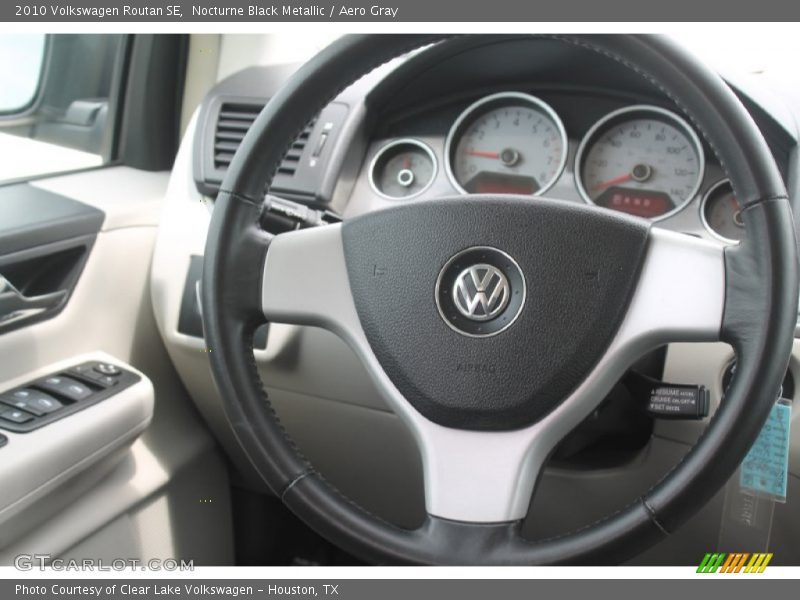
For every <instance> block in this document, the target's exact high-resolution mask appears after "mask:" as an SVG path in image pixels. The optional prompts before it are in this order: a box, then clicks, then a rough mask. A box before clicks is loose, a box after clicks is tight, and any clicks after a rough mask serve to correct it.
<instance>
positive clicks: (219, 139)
mask: <svg viewBox="0 0 800 600" xmlns="http://www.w3.org/2000/svg"><path fill="white" fill-rule="evenodd" d="M262 108H263V105H259V104H233V103H225V104H223V105H222V107H221V108H220V111H219V117H218V118H217V128H216V131H215V132H214V168H215V169H218V170H220V171H225V170H227V168H228V166H229V165H230V164H231V161H232V160H233V155H234V154H236V150H237V149H238V148H239V144H241V143H242V140H243V139H244V136H245V134H246V133H247V130H248V129H250V126H251V125H252V124H253V121H255V120H256V117H257V116H258V113H260V112H261V109H262Z"/></svg>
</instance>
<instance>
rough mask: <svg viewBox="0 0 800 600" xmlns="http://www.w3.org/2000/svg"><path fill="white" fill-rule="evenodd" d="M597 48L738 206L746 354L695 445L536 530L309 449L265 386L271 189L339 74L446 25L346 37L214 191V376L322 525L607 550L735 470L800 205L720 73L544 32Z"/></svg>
mask: <svg viewBox="0 0 800 600" xmlns="http://www.w3.org/2000/svg"><path fill="white" fill-rule="evenodd" d="M548 37H557V39H560V40H562V41H563V42H564V43H569V44H574V45H578V46H580V47H582V48H585V49H587V50H589V51H592V52H599V53H601V54H603V55H605V56H607V57H609V58H610V59H612V60H615V61H618V62H620V63H622V64H624V65H626V66H627V67H629V68H631V69H633V70H635V71H636V72H637V73H639V74H640V75H641V76H643V77H645V78H646V79H647V80H648V81H650V82H651V83H653V84H654V85H656V86H657V87H658V88H659V89H661V90H662V91H663V92H664V93H666V94H667V95H668V96H669V97H670V98H672V100H673V101H675V103H676V104H677V105H678V106H679V107H681V109H682V110H683V111H684V113H685V114H686V115H687V116H688V117H689V118H690V119H691V120H692V122H693V124H694V125H695V127H696V128H697V129H698V130H699V131H700V132H701V134H702V135H703V136H704V137H705V139H706V141H707V142H708V143H709V144H710V145H711V147H712V148H713V149H714V151H715V152H716V153H717V155H718V157H719V159H720V161H721V163H722V165H723V168H724V169H725V171H726V172H727V174H728V176H729V178H730V179H731V181H732V184H733V187H734V190H735V193H736V196H737V198H738V200H739V202H740V204H741V206H742V214H743V218H744V220H745V223H746V227H747V232H748V240H747V242H745V243H742V244H741V245H739V246H738V247H731V248H728V249H726V250H725V271H726V284H725V285H726V304H725V307H724V314H723V319H722V323H721V339H723V340H724V341H727V342H729V343H730V344H731V345H732V346H733V347H734V349H735V351H736V354H737V358H738V368H737V370H736V374H735V377H734V379H733V381H732V383H731V385H730V387H729V389H728V392H727V395H726V398H725V402H724V404H723V405H722V406H721V407H720V409H719V410H718V411H717V413H716V414H715V416H714V418H713V420H712V422H711V424H710V425H709V427H708V429H707V431H706V433H705V434H704V435H703V437H702V438H701V439H700V441H699V442H698V443H697V444H696V445H695V447H694V448H693V449H692V451H691V452H690V453H689V454H688V455H687V456H686V457H685V458H684V459H683V460H682V461H681V462H680V463H679V464H678V465H677V466H676V467H675V469H673V471H671V472H670V473H669V474H668V475H667V476H665V477H664V478H663V479H662V480H661V481H660V482H659V483H658V484H657V485H656V486H654V487H653V488H652V489H651V490H650V491H649V492H648V493H647V494H645V495H644V496H643V497H641V498H639V499H638V500H637V501H636V502H634V503H633V504H631V505H629V506H628V507H626V508H624V509H622V510H621V511H619V512H618V513H616V514H615V515H612V516H610V517H608V518H606V519H604V520H602V521H600V522H598V523H595V524H594V525H592V526H590V527H587V528H585V529H582V530H580V531H577V532H573V533H570V534H567V535H564V536H561V537H559V538H556V539H550V540H543V541H539V542H529V541H526V540H524V539H522V538H520V537H519V535H518V534H519V527H520V523H519V522H518V521H514V522H509V523H491V524H483V525H482V524H475V523H462V522H455V521H449V520H446V519H441V518H437V517H430V516H429V517H428V518H427V519H426V521H425V523H424V524H423V525H422V526H421V527H420V528H419V529H416V530H414V531H408V530H404V529H400V528H398V527H396V526H394V525H391V524H389V523H386V522H384V521H382V520H380V519H379V518H378V517H376V516H374V515H371V514H369V513H367V512H366V511H365V510H363V509H362V508H361V507H359V506H357V505H355V504H354V503H352V502H351V501H350V500H348V499H347V498H344V497H343V496H342V495H341V494H340V493H339V492H338V491H337V490H336V489H335V488H334V487H333V486H331V485H330V484H329V483H328V482H326V481H325V480H324V479H323V478H322V477H321V476H320V475H319V474H318V473H317V472H316V471H315V470H314V469H313V468H312V467H311V466H310V465H309V464H308V462H307V461H306V460H305V459H304V458H303V457H302V455H301V454H300V452H299V451H298V450H297V449H296V447H295V446H294V444H293V443H292V441H291V439H290V438H289V436H288V435H287V434H286V432H285V431H284V430H283V428H282V426H281V424H280V421H279V419H278V418H277V415H276V414H275V413H274V411H273V410H272V408H271V406H270V404H269V401H268V399H267V397H266V394H265V393H264V390H263V387H262V384H261V381H260V379H259V375H258V372H257V369H256V365H255V359H254V356H253V346H252V337H253V332H254V330H255V328H256V327H257V326H258V325H259V324H260V323H261V322H263V321H264V316H263V313H262V311H261V299H260V296H259V292H260V290H261V285H262V282H261V277H262V272H261V270H260V269H259V265H262V264H263V263H264V260H265V255H266V253H267V251H268V250H267V249H268V247H269V243H270V236H269V235H268V234H267V233H265V232H264V231H263V230H262V229H261V227H260V224H259V223H260V217H261V210H262V205H263V201H262V200H263V191H264V189H266V187H268V184H269V183H270V181H271V179H272V176H273V175H274V173H275V172H276V170H277V167H278V165H279V163H280V161H281V159H282V157H283V155H284V153H285V151H286V149H287V148H288V147H289V145H290V144H291V142H292V141H293V140H294V139H295V137H296V135H297V134H298V133H299V132H300V131H301V130H302V129H303V128H304V127H305V125H306V123H307V122H308V120H309V119H310V118H311V117H312V116H313V115H315V114H317V113H318V112H319V110H321V108H322V107H323V106H325V105H326V104H327V103H328V102H329V101H330V100H332V99H333V98H334V97H335V96H336V95H337V94H338V92H339V91H341V90H342V89H343V88H344V87H346V86H347V85H349V84H350V83H352V82H353V81H355V80H356V79H358V78H359V77H361V76H362V75H364V74H365V73H367V72H369V71H370V70H372V69H373V68H375V67H377V66H379V65H381V64H383V63H384V62H386V61H388V60H391V59H392V58H395V57H397V56H399V55H401V54H403V53H405V52H407V51H409V50H412V49H415V48H418V47H421V46H424V45H427V44H432V43H448V42H447V40H444V41H441V38H439V37H435V36H423V35H401V36H390V35H376V36H347V37H345V38H342V39H340V40H338V41H337V42H335V43H334V44H332V45H331V46H330V47H329V48H328V49H327V50H325V51H324V52H323V53H321V54H320V55H318V56H317V57H315V58H314V59H312V60H311V61H310V62H309V63H307V64H306V65H305V66H304V67H302V68H301V69H300V70H299V71H298V73H297V74H296V75H295V76H293V77H292V78H291V79H290V81H289V82H288V83H287V84H286V85H285V86H284V87H283V88H282V89H281V91H280V92H279V93H278V94H276V95H275V96H274V97H273V98H272V100H271V101H270V102H269V104H268V105H267V107H266V108H265V109H264V111H263V112H262V113H261V115H260V116H259V117H258V119H257V120H256V122H255V123H254V125H253V127H252V128H251V130H250V132H249V133H248V135H247V136H246V138H245V140H244V141H243V143H242V145H241V147H240V149H239V152H238V153H237V155H236V157H235V159H234V161H233V163H232V164H231V167H230V169H229V171H228V173H227V175H226V178H225V180H224V182H223V184H222V189H221V191H220V194H219V196H218V198H217V200H216V205H215V208H214V214H213V217H212V222H211V227H210V230H209V235H208V242H207V246H206V253H205V268H204V274H203V298H202V299H203V307H204V327H205V335H206V339H207V343H208V346H209V347H210V348H211V349H212V352H211V353H210V355H209V356H210V360H211V365H212V372H213V375H214V380H215V383H216V385H217V387H218V389H219V391H220V394H221V397H222V401H223V403H224V405H225V409H226V413H227V415H228V418H229V419H230V423H231V425H232V427H233V429H234V431H235V433H236V436H237V438H238V440H239V442H240V443H241V445H242V447H243V448H244V449H245V451H246V453H247V455H248V457H249V459H250V460H251V462H252V464H253V466H254V467H255V468H256V470H257V471H258V472H259V473H260V474H261V476H262V477H263V478H264V480H265V481H266V483H267V484H268V485H269V486H270V488H271V489H272V490H274V492H275V493H276V494H277V495H278V496H279V497H280V498H281V499H282V500H283V501H284V502H285V503H286V505H287V506H288V507H289V508H290V509H291V510H292V511H294V512H295V513H296V514H297V515H298V516H299V517H300V518H301V519H303V520H304V521H305V522H306V523H307V524H308V525H309V526H310V527H311V528H312V529H315V530H316V531H318V532H319V533H321V534H323V535H324V536H325V537H327V538H328V539H330V540H331V541H333V542H334V543H336V544H338V545H340V546H341V547H343V548H345V549H347V550H349V551H351V552H354V553H355V554H357V555H360V556H363V557H365V558H367V559H368V560H372V561H377V562H385V563H422V564H441V563H452V564H477V563H489V564H557V563H558V564H563V563H589V564H606V563H618V562H621V561H624V560H626V559H628V558H630V557H632V556H635V555H636V554H637V553H639V552H641V551H642V550H644V549H646V548H647V547H649V546H651V545H652V544H654V543H656V542H658V541H659V540H661V539H663V538H664V537H665V536H667V535H669V534H670V533H672V532H674V531H675V530H677V528H678V527H679V526H680V525H681V524H682V523H683V522H684V521H685V520H686V519H687V518H689V516H691V515H692V514H693V513H694V512H696V510H698V509H699V508H700V507H701V506H703V505H704V504H705V503H706V502H707V501H708V500H709V499H710V498H711V497H712V496H713V494H714V493H715V492H716V491H717V490H718V489H719V488H720V487H721V486H722V485H724V483H725V481H727V479H728V478H729V477H730V476H731V475H732V474H733V472H734V471H735V470H736V468H737V466H738V464H739V462H740V461H741V459H742V458H743V457H744V455H745V453H746V452H747V450H748V449H749V447H750V445H751V444H752V442H753V441H754V440H755V438H756V436H757V435H758V432H759V431H760V428H761V425H762V424H763V423H764V421H765V420H766V418H767V415H768V413H769V410H770V409H771V407H772V405H773V403H774V401H775V398H776V394H777V390H778V387H779V385H780V382H781V380H782V379H783V374H784V372H785V369H786V367H787V364H788V358H789V354H790V351H791V346H792V340H793V331H794V324H795V317H796V309H797V289H798V265H797V253H796V242H795V236H794V227H793V220H792V215H791V211H790V207H789V203H788V200H787V195H786V191H785V188H784V185H783V181H782V179H781V176H780V173H779V171H778V169H777V167H776V165H775V163H774V160H773V159H772V156H771V154H770V151H769V149H768V147H767V145H766V143H765V141H764V139H763V137H762V136H761V134H760V132H759V131H758V128H757V127H756V125H755V124H754V123H753V121H752V119H751V118H750V116H749V115H748V113H747V112H746V110H745V109H744V107H743V106H742V105H741V103H740V102H739V101H738V99H737V98H736V97H735V95H734V94H733V93H732V92H731V90H730V89H729V88H728V87H727V86H726V85H725V84H724V82H722V80H721V79H720V78H719V77H718V76H717V75H715V74H713V73H711V72H710V71H708V70H707V69H706V68H705V67H703V66H702V65H700V64H698V63H697V62H695V61H694V60H693V59H692V58H691V57H690V56H688V55H687V54H685V53H684V52H683V51H682V50H680V49H679V48H677V47H675V46H674V45H673V44H671V43H670V42H669V41H668V40H666V39H664V38H661V37H656V36H632V35H625V36H582V35H576V36H548Z"/></svg>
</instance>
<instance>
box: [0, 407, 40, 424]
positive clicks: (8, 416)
mask: <svg viewBox="0 0 800 600" xmlns="http://www.w3.org/2000/svg"><path fill="white" fill-rule="evenodd" d="M32 420H33V415H32V414H30V413H27V412H25V411H24V410H17V409H15V408H9V409H8V410H4V411H0V422H1V421H9V422H11V423H16V424H17V425H19V424H21V423H27V422H28V421H32Z"/></svg>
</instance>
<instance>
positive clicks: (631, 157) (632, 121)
mask: <svg viewBox="0 0 800 600" xmlns="http://www.w3.org/2000/svg"><path fill="white" fill-rule="evenodd" d="M704 168H705V158H704V155H703V146H702V144H701V143H700V139H699V138H698V137H697V134H696V133H695V132H694V130H693V129H692V128H691V127H690V126H689V124H688V123H686V121H684V120H683V119H681V118H680V117H679V116H677V115H676V114H674V113H672V112H669V111H667V110H664V109H663V108H658V107H656V106H643V105H640V106H630V107H627V108H623V109H620V110H617V111H614V112H612V113H610V114H608V115H606V116H605V117H603V118H602V119H600V120H599V121H598V122H597V123H596V124H595V125H594V126H593V127H592V128H591V129H590V130H589V131H588V133H587V134H586V136H585V137H584V138H583V141H582V142H581V145H580V146H579V147H578V152H577V155H576V156H575V180H576V183H577V186H578V190H579V191H580V193H581V195H582V196H583V198H584V200H586V201H587V202H590V203H593V204H597V205H598V206H604V207H606V208H610V209H613V210H618V211H621V212H625V213H628V214H632V215H637V216H640V217H646V218H649V219H663V218H664V217H667V216H669V215H671V214H673V213H675V212H677V211H679V210H680V209H682V208H683V207H684V206H686V204H688V203H689V202H690V201H691V200H692V198H694V196H695V195H696V194H697V192H698V190H699V189H700V183H701V181H702V179H703V169H704Z"/></svg>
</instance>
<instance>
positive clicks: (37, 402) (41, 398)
mask: <svg viewBox="0 0 800 600" xmlns="http://www.w3.org/2000/svg"><path fill="white" fill-rule="evenodd" d="M0 402H2V403H4V404H7V405H9V406H11V407H13V408H18V409H20V410H24V411H27V412H29V413H31V414H32V415H34V416H37V417H41V416H43V415H46V414H49V413H51V412H54V411H57V410H58V409H59V408H63V407H64V405H63V404H61V402H59V401H58V400H56V399H55V398H53V397H51V396H48V395H47V394H45V393H44V392H40V391H39V390H30V389H22V390H15V391H13V392H11V393H10V394H6V395H4V396H2V397H0Z"/></svg>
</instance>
